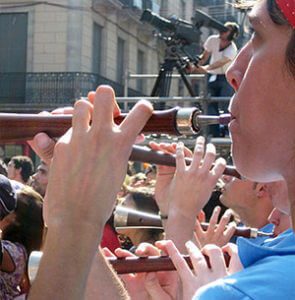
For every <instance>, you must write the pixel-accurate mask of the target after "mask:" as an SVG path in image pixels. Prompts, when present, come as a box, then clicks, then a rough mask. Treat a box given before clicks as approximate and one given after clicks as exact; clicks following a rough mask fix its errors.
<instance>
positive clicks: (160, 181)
mask: <svg viewBox="0 0 295 300" xmlns="http://www.w3.org/2000/svg"><path fill="white" fill-rule="evenodd" d="M150 147H151V148H152V149H153V150H155V151H161V152H164V153H167V154H172V155H174V154H175V153H176V147H177V144H176V143H172V144H168V143H160V144H158V143H155V142H151V143H150ZM184 151H185V156H186V157H192V152H191V151H190V150H189V149H188V148H186V147H185V148H184ZM175 171H176V168H175V167H169V166H162V165H157V177H156V186H155V198H156V201H157V204H158V206H159V209H160V212H161V214H162V215H168V207H169V199H170V193H171V191H170V189H169V187H170V185H171V181H172V180H173V178H174V175H175Z"/></svg>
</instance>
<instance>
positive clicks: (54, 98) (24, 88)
mask: <svg viewBox="0 0 295 300" xmlns="http://www.w3.org/2000/svg"><path fill="white" fill-rule="evenodd" d="M100 84H109V85H111V86H112V87H113V88H114V90H115V92H116V95H117V96H123V94H124V86H123V85H121V84H119V83H117V82H115V81H112V80H110V79H108V78H105V77H103V76H100V75H98V74H94V73H82V72H65V73H62V72H50V73H49V72H48V73H0V111H2V112H5V111H6V112H8V111H9V112H12V111H14V112H21V111H27V112H34V111H40V110H43V109H46V110H50V109H52V108H56V107H60V106H66V105H71V104H73V102H74V101H75V100H77V99H79V98H80V97H82V96H87V93H88V92H89V91H91V90H95V89H96V87H97V86H98V85H100ZM128 95H130V96H139V95H142V93H140V92H138V91H135V90H133V89H128Z"/></svg>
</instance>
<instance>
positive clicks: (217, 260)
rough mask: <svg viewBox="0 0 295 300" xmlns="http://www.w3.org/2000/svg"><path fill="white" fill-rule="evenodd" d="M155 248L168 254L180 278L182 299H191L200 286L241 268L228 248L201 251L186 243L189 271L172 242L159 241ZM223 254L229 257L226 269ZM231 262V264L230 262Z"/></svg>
mask: <svg viewBox="0 0 295 300" xmlns="http://www.w3.org/2000/svg"><path fill="white" fill-rule="evenodd" d="M156 246H157V247H158V248H160V249H161V250H164V251H166V252H167V253H168V255H169V256H170V258H171V260H172V261H173V264H174V266H175V267H176V270H177V272H178V275H179V277H180V280H181V283H182V287H183V289H182V290H183V295H182V299H184V300H186V299H187V300H188V299H192V298H193V296H194V294H195V293H196V292H197V290H198V289H199V288H201V287H202V286H204V285H206V284H208V283H210V282H212V281H215V280H217V279H219V278H222V277H224V276H227V275H230V274H232V273H233V272H235V271H237V270H239V268H241V264H240V265H239V263H240V261H239V258H238V255H237V252H236V251H235V250H233V248H231V247H230V246H229V247H227V248H225V249H221V248H219V247H217V246H216V245H212V244H209V245H206V246H205V247H204V248H203V249H202V250H199V249H198V247H197V246H196V245H195V244H194V243H193V242H191V241H188V242H187V243H186V248H187V251H188V253H189V255H190V259H191V261H192V265H193V269H192V270H191V269H190V268H189V266H188V264H187V263H186V261H185V260H184V258H183V257H182V255H181V254H180V252H179V250H178V249H177V248H176V246H175V245H174V243H173V242H172V241H169V240H168V241H159V242H157V243H156ZM224 252H227V253H228V254H229V255H230V265H229V267H226V263H225V260H224ZM204 255H206V256H207V257H208V259H209V262H210V268H209V266H208V264H207V261H206V259H205V257H204ZM231 260H233V262H231Z"/></svg>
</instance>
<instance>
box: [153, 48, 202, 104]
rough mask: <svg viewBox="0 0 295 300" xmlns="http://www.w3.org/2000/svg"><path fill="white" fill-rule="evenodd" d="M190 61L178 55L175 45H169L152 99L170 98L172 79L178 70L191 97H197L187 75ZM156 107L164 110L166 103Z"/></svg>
mask: <svg viewBox="0 0 295 300" xmlns="http://www.w3.org/2000/svg"><path fill="white" fill-rule="evenodd" d="M187 62H188V59H187V58H186V57H181V56H180V55H179V54H178V47H177V46H175V45H169V46H168V47H167V48H166V50H165V59H164V62H163V63H162V64H161V67H160V71H159V74H158V77H157V79H156V82H155V84H154V86H153V89H152V93H151V96H152V97H157V96H158V97H168V96H169V92H170V87H171V79H172V74H173V71H174V69H176V70H177V71H178V73H179V75H180V77H181V79H182V81H183V82H184V84H185V86H186V88H187V90H188V92H189V94H190V95H191V97H195V96H196V94H195V92H194V90H193V87H192V86H191V84H190V82H189V81H188V79H187V77H186V74H185V71H184V69H185V67H186V65H187ZM155 107H156V108H157V109H164V108H165V103H164V102H158V103H157V104H156V105H155Z"/></svg>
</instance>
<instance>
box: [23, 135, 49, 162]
mask: <svg viewBox="0 0 295 300" xmlns="http://www.w3.org/2000/svg"><path fill="white" fill-rule="evenodd" d="M28 144H29V145H30V146H31V148H32V149H33V150H34V151H35V152H36V154H37V155H38V156H40V157H41V159H42V160H43V161H44V162H45V163H46V164H47V165H50V163H51V159H52V157H53V150H54V146H55V141H54V140H53V139H51V138H50V137H49V136H48V135H47V134H46V133H44V132H40V133H38V134H36V135H35V136H34V139H33V140H31V141H28Z"/></svg>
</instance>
